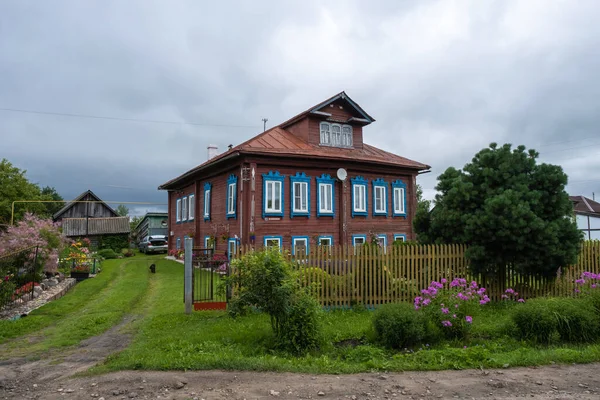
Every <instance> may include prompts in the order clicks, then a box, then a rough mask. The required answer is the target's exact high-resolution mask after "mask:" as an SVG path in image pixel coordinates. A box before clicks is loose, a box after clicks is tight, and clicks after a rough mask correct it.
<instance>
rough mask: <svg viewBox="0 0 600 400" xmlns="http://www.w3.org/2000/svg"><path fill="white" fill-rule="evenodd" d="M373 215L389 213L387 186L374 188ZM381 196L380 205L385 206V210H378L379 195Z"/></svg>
mask: <svg viewBox="0 0 600 400" xmlns="http://www.w3.org/2000/svg"><path fill="white" fill-rule="evenodd" d="M373 192H374V193H373V196H374V198H373V213H381V214H384V213H386V212H387V199H386V197H387V196H386V187H385V186H377V185H375V186H374V187H373ZM378 194H379V195H380V196H381V199H379V200H380V203H381V205H382V206H383V208H377V201H378V199H377V195H378Z"/></svg>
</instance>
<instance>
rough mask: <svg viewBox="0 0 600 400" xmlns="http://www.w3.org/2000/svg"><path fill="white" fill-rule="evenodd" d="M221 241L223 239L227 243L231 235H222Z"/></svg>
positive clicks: (224, 233) (225, 233)
mask: <svg viewBox="0 0 600 400" xmlns="http://www.w3.org/2000/svg"><path fill="white" fill-rule="evenodd" d="M221 239H222V240H223V241H224V242H227V239H229V234H228V233H227V232H223V233H222V234H221Z"/></svg>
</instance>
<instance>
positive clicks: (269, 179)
mask: <svg viewBox="0 0 600 400" xmlns="http://www.w3.org/2000/svg"><path fill="white" fill-rule="evenodd" d="M262 177H263V208H262V209H263V212H262V216H263V218H266V217H283V204H284V197H283V186H284V179H285V175H281V174H280V173H279V171H275V172H273V171H269V173H268V174H263V175H262Z"/></svg>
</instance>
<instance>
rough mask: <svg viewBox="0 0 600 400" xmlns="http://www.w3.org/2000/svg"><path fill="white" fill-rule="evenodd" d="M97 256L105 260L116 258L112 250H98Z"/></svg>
mask: <svg viewBox="0 0 600 400" xmlns="http://www.w3.org/2000/svg"><path fill="white" fill-rule="evenodd" d="M98 255H99V256H100V257H102V258H104V259H106V260H110V259H113V258H117V253H115V251H114V250H113V249H102V250H98Z"/></svg>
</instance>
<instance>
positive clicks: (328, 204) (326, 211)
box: [317, 174, 335, 217]
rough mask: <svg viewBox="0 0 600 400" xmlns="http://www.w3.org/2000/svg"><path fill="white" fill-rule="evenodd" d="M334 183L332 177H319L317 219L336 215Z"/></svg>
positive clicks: (324, 175)
mask: <svg viewBox="0 0 600 400" xmlns="http://www.w3.org/2000/svg"><path fill="white" fill-rule="evenodd" d="M334 182H335V180H333V179H332V178H331V175H327V174H323V175H321V176H320V177H317V188H318V193H317V217H320V216H333V215H334V208H335V206H334V196H335V192H334V190H333V184H334Z"/></svg>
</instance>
